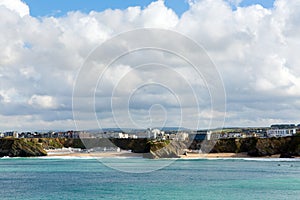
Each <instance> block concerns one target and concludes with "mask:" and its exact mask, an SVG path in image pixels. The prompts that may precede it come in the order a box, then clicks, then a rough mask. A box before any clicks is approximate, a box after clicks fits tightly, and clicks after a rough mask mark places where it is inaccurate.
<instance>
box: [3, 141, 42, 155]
mask: <svg viewBox="0 0 300 200" xmlns="http://www.w3.org/2000/svg"><path fill="white" fill-rule="evenodd" d="M45 155H47V152H46V151H45V150H44V148H43V146H42V144H41V143H38V141H36V140H33V139H16V138H5V139H0V157H3V156H10V157H31V156H45Z"/></svg>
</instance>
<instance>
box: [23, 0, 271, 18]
mask: <svg viewBox="0 0 300 200" xmlns="http://www.w3.org/2000/svg"><path fill="white" fill-rule="evenodd" d="M23 1H24V2H25V3H26V4H27V5H28V6H29V7H30V13H31V15H32V16H51V15H53V16H63V15H65V14H66V13H67V12H69V11H74V10H80V11H82V12H85V13H88V12H90V11H91V10H95V11H103V10H106V9H109V8H110V9H125V8H127V7H129V6H141V7H145V6H147V5H149V4H150V3H151V2H152V1H153V0H128V1H125V0H110V1H104V0H98V1H96V0H85V1H84V0H42V1H41V0H23ZM273 3H274V0H243V1H242V2H241V3H240V6H248V5H253V4H261V5H262V6H263V7H265V8H270V7H272V6H273ZM165 4H166V6H167V7H169V8H172V9H173V10H174V11H175V12H176V13H177V15H181V14H182V13H183V12H185V11H186V10H187V9H188V8H189V5H188V3H187V0H165Z"/></svg>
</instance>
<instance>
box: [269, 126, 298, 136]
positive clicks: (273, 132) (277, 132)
mask: <svg viewBox="0 0 300 200" xmlns="http://www.w3.org/2000/svg"><path fill="white" fill-rule="evenodd" d="M295 134H296V129H295V128H293V129H269V130H267V136H268V137H287V136H292V135H295Z"/></svg>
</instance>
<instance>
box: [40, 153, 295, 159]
mask: <svg viewBox="0 0 300 200" xmlns="http://www.w3.org/2000/svg"><path fill="white" fill-rule="evenodd" d="M46 157H91V158H118V157H122V158H129V157H134V158H143V153H132V152H129V151H120V152H117V151H110V152H109V151H108V152H51V153H50V154H48V155H47V156H46ZM228 158H250V159H252V158H255V159H268V158H270V159H300V157H299V156H296V157H294V158H280V154H275V155H272V156H262V157H253V156H249V155H247V153H208V154H200V153H187V154H186V155H180V156H179V158H178V159H228Z"/></svg>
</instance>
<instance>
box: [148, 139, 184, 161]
mask: <svg viewBox="0 0 300 200" xmlns="http://www.w3.org/2000/svg"><path fill="white" fill-rule="evenodd" d="M149 146H150V151H149V153H147V152H146V153H144V155H143V157H144V158H151V159H157V158H179V155H182V154H183V153H184V150H185V149H186V144H185V143H184V142H179V141H173V140H171V141H170V140H166V141H150V142H149Z"/></svg>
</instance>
